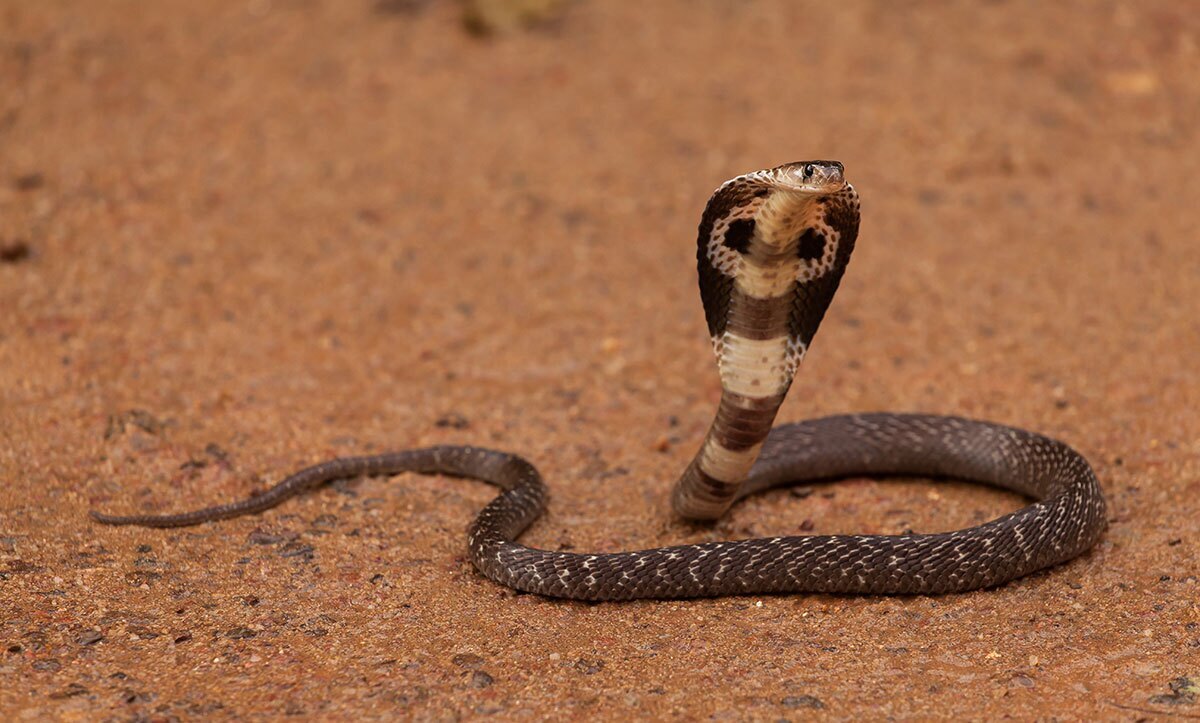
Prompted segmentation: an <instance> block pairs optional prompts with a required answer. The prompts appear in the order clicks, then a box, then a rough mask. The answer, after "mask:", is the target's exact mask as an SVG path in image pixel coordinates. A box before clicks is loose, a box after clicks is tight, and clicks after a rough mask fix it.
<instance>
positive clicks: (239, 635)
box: [225, 628, 258, 640]
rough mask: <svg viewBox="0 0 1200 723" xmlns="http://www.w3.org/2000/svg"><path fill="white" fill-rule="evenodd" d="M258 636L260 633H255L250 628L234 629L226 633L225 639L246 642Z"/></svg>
mask: <svg viewBox="0 0 1200 723" xmlns="http://www.w3.org/2000/svg"><path fill="white" fill-rule="evenodd" d="M257 635H258V633H256V632H254V631H253V630H251V629H250V628H233V629H232V630H230V631H229V632H227V633H225V637H227V638H231V639H233V640H245V639H247V638H253V637H255V636H257Z"/></svg>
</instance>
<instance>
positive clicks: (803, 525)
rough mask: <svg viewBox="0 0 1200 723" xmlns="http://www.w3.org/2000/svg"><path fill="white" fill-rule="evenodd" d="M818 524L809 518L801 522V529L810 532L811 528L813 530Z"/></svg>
mask: <svg viewBox="0 0 1200 723" xmlns="http://www.w3.org/2000/svg"><path fill="white" fill-rule="evenodd" d="M816 526H817V525H816V523H815V522H813V521H812V520H808V519H806V520H804V521H803V522H801V523H800V529H801V530H802V531H804V532H809V531H810V530H812V529H813V528H814V527H816Z"/></svg>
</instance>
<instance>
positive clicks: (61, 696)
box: [50, 683, 88, 700]
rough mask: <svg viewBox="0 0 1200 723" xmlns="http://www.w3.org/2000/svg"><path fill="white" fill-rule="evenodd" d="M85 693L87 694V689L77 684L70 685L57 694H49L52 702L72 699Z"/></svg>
mask: <svg viewBox="0 0 1200 723" xmlns="http://www.w3.org/2000/svg"><path fill="white" fill-rule="evenodd" d="M86 692H88V689H87V688H85V687H83V686H82V685H80V684H79V683H71V684H70V685H68V686H67V687H66V688H63V689H62V690H60V691H58V692H55V693H51V694H50V697H51V698H53V699H54V700H65V699H66V698H74V697H75V696H77V695H83V694H84V693H86Z"/></svg>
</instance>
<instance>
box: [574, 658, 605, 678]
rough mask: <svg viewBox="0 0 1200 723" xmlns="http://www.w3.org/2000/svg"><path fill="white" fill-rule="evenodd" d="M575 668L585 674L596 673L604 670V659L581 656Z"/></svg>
mask: <svg viewBox="0 0 1200 723" xmlns="http://www.w3.org/2000/svg"><path fill="white" fill-rule="evenodd" d="M575 670H578V671H579V672H580V673H583V674H584V675H595V674H596V673H599V672H600V671H601V670H604V661H603V660H588V659H587V658H580V659H579V660H576V661H575Z"/></svg>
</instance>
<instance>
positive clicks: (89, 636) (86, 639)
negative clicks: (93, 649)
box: [75, 630, 104, 645]
mask: <svg viewBox="0 0 1200 723" xmlns="http://www.w3.org/2000/svg"><path fill="white" fill-rule="evenodd" d="M101 640H104V633H102V632H100V631H99V630H84V631H83V632H82V633H80V634H79V636H78V637H76V638H75V642H77V643H79V644H80V645H93V644H95V643H98V642H100V641H101Z"/></svg>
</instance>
